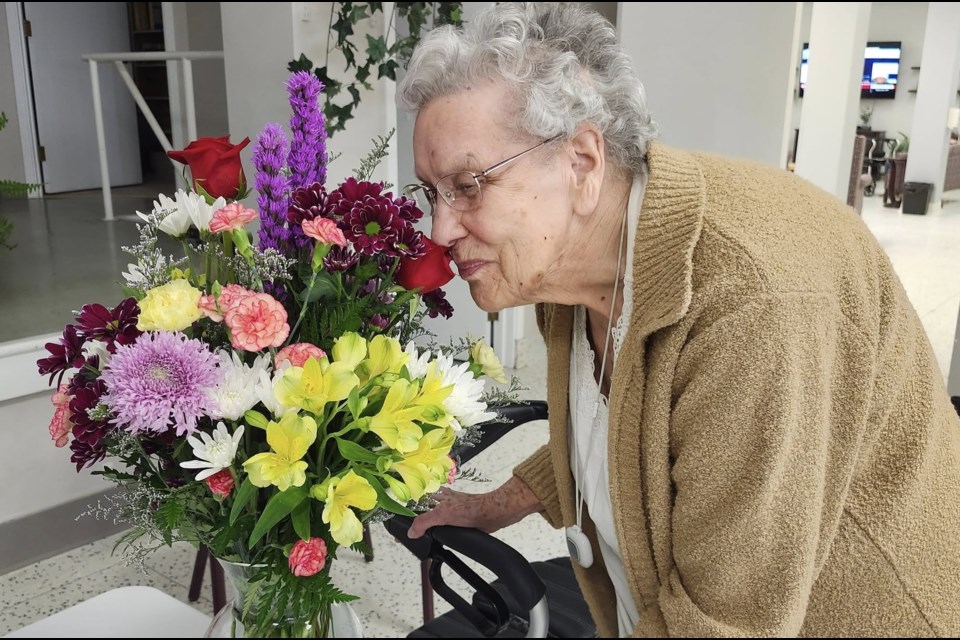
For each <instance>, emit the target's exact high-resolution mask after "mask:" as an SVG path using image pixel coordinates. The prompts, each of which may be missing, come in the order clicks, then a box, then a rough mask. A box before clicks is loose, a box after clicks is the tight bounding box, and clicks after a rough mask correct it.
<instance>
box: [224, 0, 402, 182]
mask: <svg viewBox="0 0 960 640" xmlns="http://www.w3.org/2000/svg"><path fill="white" fill-rule="evenodd" d="M331 11H332V5H331V3H328V2H292V3H291V2H275V3H270V4H269V5H268V4H265V3H250V4H247V3H242V2H224V3H221V15H222V17H223V34H224V38H223V47H224V48H223V51H224V58H225V60H224V62H225V68H226V85H227V101H228V108H227V111H228V114H229V125H230V127H229V128H230V137H231V140H233V141H237V140H241V139H243V137H244V136H250V139H251V140H253V141H256V137H257V135H258V134H259V133H260V131H261V130H262V129H263V126H264V125H265V124H266V123H268V122H277V123H280V124H281V125H282V126H283V128H284V130H285V131H287V132H288V133H289V122H290V106H289V104H288V102H287V92H286V81H287V78H288V77H289V75H290V74H289V72H288V71H287V64H288V63H289V62H290V60H293V59H295V58H298V57H299V56H300V54H301V53H305V54H306V55H307V57H308V58H310V59H311V60H312V61H313V62H314V64H320V65H322V64H323V62H324V59H325V51H326V43H327V27H328V24H329V20H330V12H331ZM363 26H364V28H366V29H368V30H369V31H370V32H371V33H382V30H383V24H382V22H380V20H379V19H378V20H376V21H371V22H369V23H366V24H365V25H363ZM355 37H356V38H357V39H358V41H359V42H360V46H361V47H362V48H365V47H366V44H365V43H366V40H365V38H364V30H363V29H358V31H357V35H356V36H355ZM263 43H269V44H270V46H264V44H263ZM342 64H343V61H342V57H341V56H340V55H339V54H338V53H337V52H333V53H331V56H330V62H329V68H330V69H331V73H332V72H333V71H337V72H340V71H341V69H342V66H341V65H342ZM371 84H372V85H373V86H374V89H373V91H364V92H363V93H362V94H361V102H360V106H359V107H358V108H357V109H356V110H355V111H354V114H355V115H354V118H353V119H352V120H350V122H349V123H348V125H347V130H346V131H341V132H339V133H337V134H336V136H335V137H334V138H333V139H331V141H330V144H329V145H328V149H329V150H330V151H331V152H335V153H336V152H339V153H341V154H342V155H341V156H340V157H339V158H338V159H337V160H336V161H335V162H334V163H333V164H331V165H330V166H329V169H328V173H327V176H328V183H336V182H339V181H341V180H343V179H344V178H346V177H347V176H349V175H351V174H352V173H353V170H354V169H355V168H356V167H357V165H358V164H359V162H360V159H362V158H363V157H364V156H365V155H366V154H367V152H368V151H369V150H370V148H371V146H372V144H371V139H372V138H374V137H376V136H377V135H384V134H386V132H387V131H388V130H389V129H390V127H392V126H395V123H396V107H395V106H394V103H393V88H392V86H390V85H392V83H391V82H390V81H388V80H386V79H383V80H379V81H377V80H371ZM252 149H253V144H251V145H250V146H249V147H248V148H247V149H246V150H245V152H244V154H243V159H244V166H245V167H247V168H248V178H249V179H250V184H251V186H252V184H253V178H252V176H253V173H252V172H253V169H252V165H251V163H250V156H251V152H252ZM374 179H377V180H388V181H390V182H396V175H395V171H391V170H390V163H384V164H382V165H381V166H380V167H379V168H378V171H377V173H375V174H374Z"/></svg>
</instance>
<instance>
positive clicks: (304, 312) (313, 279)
mask: <svg viewBox="0 0 960 640" xmlns="http://www.w3.org/2000/svg"><path fill="white" fill-rule="evenodd" d="M317 273H318V272H317V271H314V272H313V274H312V275H311V276H310V284H309V285H307V296H306V297H308V296H309V294H310V291H312V290H313V285H314V284H316V282H317ZM308 306H310V303H309V302H306V301H304V303H303V306H301V307H300V317H298V318H297V322H296V324H294V325H293V328H292V329H290V335H289V337H287V341H286V342H285V343H284V345H283V346H287V345H289V344H290V343H291V341H293V340H294V339H295V336H296V335H297V329H299V328H300V323H301V322H303V318H304V316H306V315H307V307H308Z"/></svg>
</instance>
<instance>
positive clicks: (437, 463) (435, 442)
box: [388, 429, 454, 500]
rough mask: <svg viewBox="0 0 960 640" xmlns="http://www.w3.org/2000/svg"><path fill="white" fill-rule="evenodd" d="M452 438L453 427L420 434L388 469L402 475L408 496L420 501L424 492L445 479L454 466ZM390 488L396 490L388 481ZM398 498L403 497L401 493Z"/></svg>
mask: <svg viewBox="0 0 960 640" xmlns="http://www.w3.org/2000/svg"><path fill="white" fill-rule="evenodd" d="M453 440H454V435H453V430H452V429H433V430H432V431H428V432H427V433H425V434H423V438H421V439H420V444H419V445H418V446H417V448H416V450H415V451H412V452H410V453H408V454H405V455H404V456H403V460H401V461H400V462H395V463H393V465H391V467H390V470H391V471H396V472H397V473H399V474H400V477H402V478H403V484H404V485H405V486H406V488H407V493H408V494H409V497H410V498H411V499H413V500H419V499H420V498H422V497H423V496H424V495H425V494H427V493H433V492H434V491H436V490H437V489H439V488H440V485H441V484H443V482H444V481H445V480H446V478H447V474H448V473H450V468H451V467H452V466H453V460H451V459H450V449H451V447H453ZM388 482H389V481H388ZM390 487H391V488H392V489H393V491H394V493H395V494H397V493H398V492H397V489H396V487H395V486H394V483H390ZM397 497H398V498H402V496H401V495H397Z"/></svg>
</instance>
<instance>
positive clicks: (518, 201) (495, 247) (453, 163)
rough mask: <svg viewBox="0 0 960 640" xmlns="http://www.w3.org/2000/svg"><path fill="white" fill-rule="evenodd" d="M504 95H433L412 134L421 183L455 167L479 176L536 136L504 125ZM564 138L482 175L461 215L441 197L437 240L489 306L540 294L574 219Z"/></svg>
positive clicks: (491, 87)
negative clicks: (474, 201) (476, 194)
mask: <svg viewBox="0 0 960 640" xmlns="http://www.w3.org/2000/svg"><path fill="white" fill-rule="evenodd" d="M507 104H508V95H507V92H506V90H505V88H503V87H501V86H498V85H495V84H485V85H480V86H476V87H473V88H471V89H469V90H466V91H463V92H461V93H459V94H456V95H452V96H448V97H442V98H437V99H435V100H433V101H431V102H430V103H428V104H427V105H426V106H425V107H424V108H423V109H421V110H420V112H419V114H418V116H417V122H416V126H415V127H414V135H413V151H414V158H415V166H416V173H417V177H418V179H420V180H421V181H423V182H424V183H425V184H428V185H431V186H434V185H436V183H437V181H438V180H440V179H441V178H443V177H445V176H447V175H449V174H451V173H454V172H457V171H464V170H467V171H472V172H474V173H478V174H479V173H480V172H481V171H483V170H484V169H486V168H488V167H491V166H493V165H495V164H497V163H499V162H501V161H502V160H505V159H507V158H509V157H511V156H513V155H516V154H518V153H520V152H522V151H524V150H526V149H529V148H530V147H533V146H534V145H536V144H537V143H539V142H542V141H541V140H538V139H530V138H524V139H518V138H516V137H515V136H513V135H512V134H511V128H510V127H509V126H507V124H506V122H507V117H508V115H507V110H506V109H505V105H507ZM559 144H560V143H559V142H556V143H551V144H548V145H545V146H543V147H540V148H539V149H536V150H534V151H532V152H530V153H528V154H526V155H524V156H523V157H521V158H519V159H517V160H515V161H513V162H510V163H509V164H508V165H506V166H504V167H503V168H501V169H498V170H496V171H494V172H492V173H491V175H489V176H488V177H486V178H485V179H482V180H481V187H480V188H481V201H480V203H479V207H478V208H476V209H475V210H471V211H457V210H454V209H453V208H451V207H450V206H449V205H448V204H447V203H446V202H444V201H443V200H442V199H440V198H438V199H437V203H436V207H435V209H434V213H433V232H432V236H433V240H434V242H436V243H437V244H440V245H443V246H446V247H449V248H450V252H451V254H452V255H453V258H454V261H455V262H456V264H457V267H458V270H459V272H460V277H462V278H463V279H464V280H466V281H467V282H468V283H469V284H470V294H471V295H472V296H473V299H474V301H475V302H476V303H477V305H478V306H479V307H480V308H481V309H483V310H485V311H499V310H500V309H504V308H506V307H513V306H519V305H523V304H529V303H532V302H538V301H541V300H544V299H545V297H544V295H545V291H546V290H548V289H549V288H550V287H552V286H553V283H552V282H551V275H553V274H554V273H555V272H556V265H558V264H559V263H560V261H561V258H562V255H563V252H564V250H565V249H566V247H567V245H568V243H567V241H566V240H567V238H568V237H569V234H570V230H571V223H572V220H571V219H572V205H571V194H570V184H571V172H570V171H569V170H568V169H569V168H568V167H567V168H565V163H564V158H565V157H566V156H565V154H564V152H563V151H562V150H561V151H559V152H558V150H557V149H558V145H559Z"/></svg>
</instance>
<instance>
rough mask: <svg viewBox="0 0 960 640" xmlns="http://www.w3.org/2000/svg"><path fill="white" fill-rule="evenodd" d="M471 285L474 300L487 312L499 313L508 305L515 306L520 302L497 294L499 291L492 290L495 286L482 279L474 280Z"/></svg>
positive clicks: (471, 294)
mask: <svg viewBox="0 0 960 640" xmlns="http://www.w3.org/2000/svg"><path fill="white" fill-rule="evenodd" d="M469 285H470V296H471V297H472V298H473V302H474V303H475V304H476V305H477V306H478V307H480V309H482V310H483V311H486V312H487V313H497V312H498V311H503V310H504V309H506V308H507V307H515V306H518V304H520V303H517V302H514V301H511V300H508V299H505V298H504V297H503V296H499V295H496V293H497V292H496V291H494V290H492V289H493V288H492V287H490V286H489V285H485V283H484V282H483V281H482V280H472V281H470V282H469Z"/></svg>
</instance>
